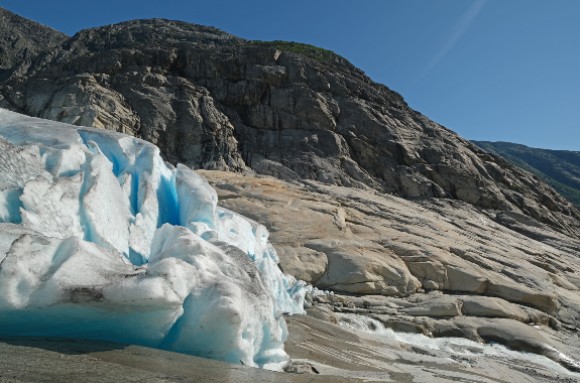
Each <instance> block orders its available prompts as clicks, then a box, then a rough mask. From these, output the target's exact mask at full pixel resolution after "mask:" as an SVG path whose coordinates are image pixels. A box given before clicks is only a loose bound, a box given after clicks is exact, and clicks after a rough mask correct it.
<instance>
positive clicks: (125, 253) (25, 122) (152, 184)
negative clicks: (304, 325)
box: [0, 109, 307, 368]
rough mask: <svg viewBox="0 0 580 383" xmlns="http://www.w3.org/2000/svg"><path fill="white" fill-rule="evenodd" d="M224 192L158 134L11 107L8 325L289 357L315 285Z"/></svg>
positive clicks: (228, 353) (3, 194)
mask: <svg viewBox="0 0 580 383" xmlns="http://www.w3.org/2000/svg"><path fill="white" fill-rule="evenodd" d="M217 203H218V198H217V194H216V192H215V191H214V190H213V189H212V188H211V186H210V185H209V184H208V183H207V181H206V180H205V179H204V178H202V177H201V176H199V175H198V174H197V173H195V172H194V171H193V170H191V169H190V168H188V167H186V166H184V165H178V166H177V167H173V166H171V165H169V164H166V163H165V162H164V161H163V160H162V158H161V156H160V155H159V149H158V148H157V147H155V146H154V145H152V144H150V143H147V142H145V141H142V140H139V139H135V138H133V137H129V136H125V135H122V134H118V133H114V132H109V131H104V130H96V129H91V128H80V127H75V126H71V125H66V124H61V123H56V122H52V121H46V120H41V119H36V118H31V117H26V116H22V115H19V114H16V113H13V112H9V111H6V110H2V109H0V335H23V336H24V335H41V336H66V337H78V338H89V339H103V340H112V341H117V342H122V343H131V344H141V345H146V346H151V347H158V348H163V349H168V350H174V351H179V352H184V353H190V354H194V355H199V356H205V357H209V358H214V359H220V360H224V361H229V362H232V363H243V364H245V365H248V366H258V367H266V368H279V367H280V366H282V365H283V364H284V363H285V362H286V361H287V358H288V357H287V355H286V353H285V352H284V341H285V339H286V337H287V329H286V324H285V321H284V318H283V316H282V315H283V313H301V312H302V311H303V303H304V295H305V293H306V292H307V287H306V286H305V284H303V283H302V282H300V281H296V280H294V279H293V278H292V277H289V276H286V275H284V274H283V273H282V272H281V271H280V269H279V268H278V258H277V256H276V252H275V251H274V249H273V247H272V245H271V244H270V243H269V242H268V231H267V230H266V228H265V227H264V226H262V225H260V224H258V223H256V222H253V221H251V220H249V219H247V218H245V217H243V216H241V215H239V214H236V213H235V212H232V211H229V210H227V209H224V208H222V207H219V206H218V205H217Z"/></svg>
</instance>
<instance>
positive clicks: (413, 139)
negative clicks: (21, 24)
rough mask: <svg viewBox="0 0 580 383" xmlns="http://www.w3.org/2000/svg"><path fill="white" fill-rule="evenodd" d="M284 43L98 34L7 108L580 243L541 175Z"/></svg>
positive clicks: (73, 47)
mask: <svg viewBox="0 0 580 383" xmlns="http://www.w3.org/2000/svg"><path fill="white" fill-rule="evenodd" d="M280 45H281V43H279V42H272V43H259V44H257V43H255V42H251V41H248V40H244V39H240V38H237V37H235V36H233V35H230V34H227V33H225V32H222V31H220V30H218V29H215V28H210V27H203V26H198V25H193V24H187V23H183V22H175V21H167V20H163V19H152V20H136V21H127V22H123V23H119V24H114V25H112V26H105V27H97V28H91V29H87V30H83V31H80V32H79V33H77V34H75V35H74V36H73V37H71V38H69V39H67V40H66V41H64V42H62V43H61V44H60V45H59V46H58V47H57V48H55V49H54V50H53V51H52V52H49V53H46V54H39V55H38V56H37V57H36V58H35V60H30V62H27V61H24V62H23V63H21V66H22V65H24V66H26V67H27V70H26V71H23V70H21V69H18V70H15V72H14V74H13V75H12V76H11V77H10V78H9V79H7V80H5V81H4V82H3V83H2V84H1V86H0V93H1V94H2V96H3V101H2V102H0V105H3V106H4V107H8V108H10V109H12V110H16V111H19V112H22V113H25V114H29V115H33V116H37V117H42V118H48V119H52V120H57V121H62V122H68V123H73V124H76V125H85V126H95V127H101V128H106V129H113V130H117V131H121V132H124V133H128V134H131V135H135V136H137V137H140V138H144V139H146V140H148V141H150V142H153V143H154V144H156V145H158V146H159V147H160V148H161V150H162V153H163V155H164V157H165V158H166V159H167V160H168V161H170V162H173V163H176V162H183V163H185V164H188V165H190V166H194V167H196V168H205V169H222V170H233V171H248V170H252V171H255V172H258V173H260V174H269V175H274V176H277V177H281V178H283V179H288V180H290V179H314V180H319V181H322V182H326V183H329V184H336V185H343V186H357V187H362V188H366V187H371V188H374V189H376V190H380V191H382V192H387V193H394V194H396V195H399V196H402V197H404V198H411V199H424V198H433V197H435V198H452V199H460V200H463V201H466V202H468V203H471V204H474V205H476V206H479V207H480V208H484V209H498V210H512V211H515V212H518V213H522V214H526V215H531V216H533V217H534V218H535V219H537V220H540V221H542V222H544V223H547V224H549V225H551V226H553V227H557V228H558V230H564V231H566V232H568V233H569V234H571V235H574V236H577V237H578V236H580V224H578V217H580V212H579V211H578V210H577V209H576V208H575V207H573V206H572V205H570V204H568V202H567V201H566V200H564V199H561V198H560V197H559V195H558V194H557V193H556V192H554V191H553V190H552V189H551V188H550V187H547V186H546V185H545V184H543V183H541V182H538V181H537V180H536V179H535V178H534V177H533V176H531V175H529V174H527V173H525V172H522V171H520V170H518V169H516V168H513V167H511V165H509V164H507V163H501V162H498V161H500V160H498V159H497V158H495V157H493V156H490V155H489V154H487V153H485V152H483V151H481V150H480V149H479V148H477V147H476V146H474V145H472V144H471V143H469V142H468V141H466V140H464V139H462V138H461V137H459V136H458V135H457V134H455V133H453V132H451V131H450V130H447V129H445V128H444V127H442V126H440V125H438V124H436V123H434V122H432V121H431V120H429V119H428V118H426V117H425V116H423V115H421V114H420V113H418V112H416V111H414V110H412V109H410V108H409V107H408V105H407V104H406V103H405V101H404V99H403V98H402V96H400V95H399V94H398V93H396V92H393V91H391V90H390V89H388V88H387V87H386V86H384V85H381V84H377V83H375V82H373V81H372V80H371V79H370V78H369V77H367V76H366V75H365V74H364V73H363V72H362V71H361V70H360V69H356V68H355V67H354V66H352V64H350V63H347V61H346V60H344V59H342V58H340V57H339V56H332V57H333V59H332V60H330V61H321V60H317V59H316V58H312V57H311V56H308V55H304V54H302V53H296V52H293V51H292V49H291V48H290V49H286V50H280V49H278V48H280ZM282 45H284V44H282ZM288 46H290V47H292V46H293V45H292V43H286V47H288ZM294 47H296V45H294ZM24 72H26V73H24ZM524 189H526V190H528V192H527V193H525V195H524V194H522V193H521V192H520V191H518V190H524Z"/></svg>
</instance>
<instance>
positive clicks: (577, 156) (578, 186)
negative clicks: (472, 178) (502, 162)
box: [473, 141, 580, 207]
mask: <svg viewBox="0 0 580 383" xmlns="http://www.w3.org/2000/svg"><path fill="white" fill-rule="evenodd" d="M473 142H474V143H475V144H476V145H478V146H479V147H481V148H482V149H484V150H487V151H489V152H492V153H495V154H497V155H499V156H502V157H505V158H506V159H507V160H509V161H511V162H512V163H514V164H515V165H517V166H520V167H522V168H524V169H526V170H528V171H530V172H532V173H534V174H536V175H537V176H538V177H540V178H542V179H543V180H545V181H546V182H547V183H548V184H550V185H551V186H552V187H553V188H554V189H556V190H557V191H558V192H559V193H560V194H562V195H563V196H564V197H566V198H567V199H568V200H570V201H571V202H572V203H574V204H575V205H576V206H577V207H578V206H580V152H578V151H571V150H553V149H543V148H533V147H529V146H526V145H522V144H516V143H511V142H504V141H497V142H490V141H473Z"/></svg>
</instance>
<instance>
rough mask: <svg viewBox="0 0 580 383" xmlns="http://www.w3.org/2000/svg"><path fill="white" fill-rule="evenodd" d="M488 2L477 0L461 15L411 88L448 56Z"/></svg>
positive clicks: (411, 84) (412, 82) (410, 85)
mask: <svg viewBox="0 0 580 383" xmlns="http://www.w3.org/2000/svg"><path fill="white" fill-rule="evenodd" d="M485 3H487V0H476V1H475V2H474V3H473V4H472V5H471V7H469V9H468V10H467V11H466V12H465V13H464V14H463V15H462V16H461V18H460V19H459V21H458V22H457V24H456V25H455V26H454V27H453V32H452V33H451V36H450V37H449V39H448V40H447V41H446V42H445V44H444V45H443V46H442V47H441V49H439V51H437V53H436V54H435V55H434V56H433V58H431V60H430V61H429V63H428V64H427V65H426V66H425V68H423V70H422V71H421V72H420V73H419V75H418V76H417V77H415V79H414V80H413V81H411V83H410V84H409V86H408V87H409V88H410V87H412V86H413V85H415V84H416V83H417V82H419V81H420V80H421V79H423V77H425V76H426V75H427V74H429V72H431V70H433V68H434V67H435V66H436V65H437V64H439V62H441V60H443V58H445V56H447V54H448V53H449V51H451V49H453V47H454V46H455V44H457V42H458V41H459V40H460V39H461V37H462V36H463V35H464V34H465V32H466V31H467V29H468V28H469V26H470V25H471V24H472V23H473V20H475V18H476V17H477V15H478V14H479V13H480V12H481V10H482V8H483V6H484V5H485Z"/></svg>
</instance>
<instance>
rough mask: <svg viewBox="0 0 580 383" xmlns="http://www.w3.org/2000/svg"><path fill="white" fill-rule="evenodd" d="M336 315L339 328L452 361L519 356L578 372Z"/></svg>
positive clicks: (494, 347) (485, 346)
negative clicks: (366, 334)
mask: <svg viewBox="0 0 580 383" xmlns="http://www.w3.org/2000/svg"><path fill="white" fill-rule="evenodd" d="M337 317H338V320H339V324H340V326H341V327H343V328H346V329H349V330H353V331H359V332H364V333H369V334H373V335H375V336H377V337H378V338H379V339H381V340H383V341H385V342H386V343H393V342H396V343H400V344H406V345H409V346H412V347H415V348H417V349H419V350H422V351H423V352H425V353H427V354H429V355H433V356H435V357H439V358H451V359H453V360H455V361H461V360H463V361H468V360H470V359H471V358H477V357H487V358H496V359H503V360H512V361H518V360H519V361H524V362H528V363H532V364H535V365H539V366H542V367H544V368H546V369H548V370H551V371H556V372H558V373H560V374H565V375H571V376H574V377H576V378H578V379H580V374H579V373H574V372H571V371H569V370H568V369H566V368H564V367H563V366H562V365H560V364H559V363H557V362H555V361H553V360H552V359H550V358H548V357H546V356H543V355H538V354H533V353H528V352H520V351H514V350H511V349H509V348H507V347H505V346H503V345H500V344H495V343H491V344H489V343H478V342H475V341H472V340H469V339H466V338H446V337H440V338H431V337H428V336H426V335H423V334H412V333H403V332H395V331H393V330H392V329H390V328H385V326H384V325H383V324H382V323H381V322H379V321H378V320H376V319H373V318H369V317H367V316H363V315H357V314H338V315H337ZM560 357H561V358H562V359H564V360H566V361H567V362H569V363H571V364H574V365H577V366H578V367H580V364H578V361H576V360H575V359H573V358H571V357H569V356H567V355H564V354H561V353H560Z"/></svg>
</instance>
